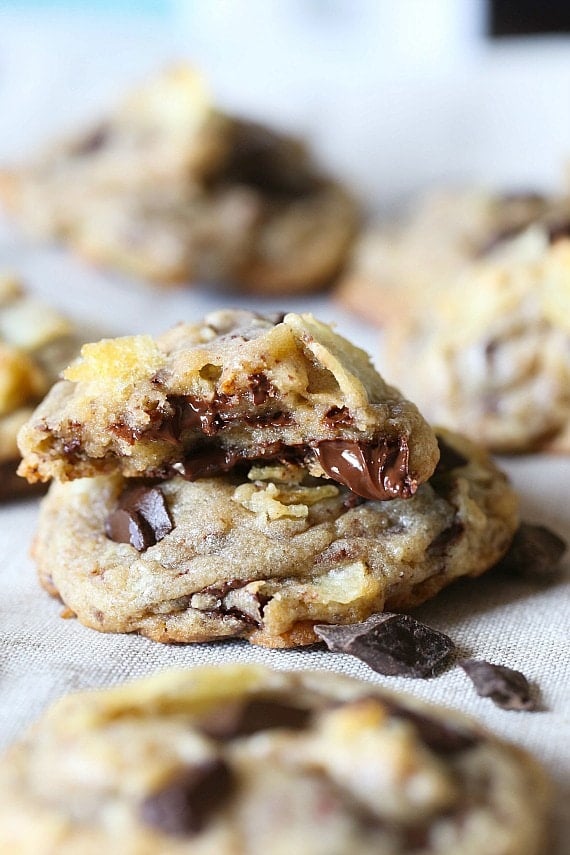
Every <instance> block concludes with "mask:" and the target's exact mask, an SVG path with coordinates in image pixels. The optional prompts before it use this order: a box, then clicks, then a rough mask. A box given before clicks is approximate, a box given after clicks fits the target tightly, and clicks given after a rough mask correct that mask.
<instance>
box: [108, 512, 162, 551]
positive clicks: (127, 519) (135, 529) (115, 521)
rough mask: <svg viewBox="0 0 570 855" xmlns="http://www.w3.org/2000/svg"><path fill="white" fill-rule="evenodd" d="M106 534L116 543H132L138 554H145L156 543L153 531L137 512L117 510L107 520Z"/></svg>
mask: <svg viewBox="0 0 570 855" xmlns="http://www.w3.org/2000/svg"><path fill="white" fill-rule="evenodd" d="M105 534H106V535H107V537H108V538H109V539H110V540H113V541H114V542H115V543H130V544H131V546H134V548H135V549H136V550H138V552H144V551H145V549H148V548H149V546H153V545H154V543H155V542H156V541H155V540H154V538H153V535H152V529H151V528H150V526H149V525H148V524H147V522H146V520H144V519H143V517H142V516H141V515H140V514H139V513H137V512H136V511H127V510H124V509H123V508H116V509H115V510H114V511H112V512H111V513H110V514H109V516H108V517H107V519H106V520H105Z"/></svg>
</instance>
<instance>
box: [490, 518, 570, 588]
mask: <svg viewBox="0 0 570 855" xmlns="http://www.w3.org/2000/svg"><path fill="white" fill-rule="evenodd" d="M566 549H567V546H566V543H565V541H564V540H562V538H561V537H558V535H557V534H555V533H554V532H553V531H551V530H550V529H549V528H546V526H543V525H531V524H530V523H524V522H523V523H521V524H520V526H519V527H518V529H517V530H516V532H515V536H514V537H513V541H512V543H511V546H510V548H509V551H508V552H507V554H506V555H505V556H504V558H502V559H501V561H500V562H499V563H498V564H497V567H496V569H497V570H501V571H504V572H506V573H511V574H513V575H516V576H521V577H524V578H529V579H548V578H549V577H551V576H553V575H555V572H556V568H557V565H558V563H559V562H560V559H561V558H562V556H563V555H564V553H565V552H566Z"/></svg>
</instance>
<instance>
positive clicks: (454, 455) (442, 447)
mask: <svg viewBox="0 0 570 855" xmlns="http://www.w3.org/2000/svg"><path fill="white" fill-rule="evenodd" d="M437 444H438V445H439V461H438V464H437V466H436V468H435V473H434V474H435V475H444V474H445V473H446V472H449V471H450V470H451V469H457V468H459V467H460V466H467V464H468V463H469V460H468V459H467V458H466V457H465V456H464V455H463V454H461V452H460V451H457V449H455V448H453V446H452V445H449V443H447V442H446V441H445V440H444V439H443V438H442V437H441V436H438V437H437Z"/></svg>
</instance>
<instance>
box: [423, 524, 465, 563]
mask: <svg viewBox="0 0 570 855" xmlns="http://www.w3.org/2000/svg"><path fill="white" fill-rule="evenodd" d="M464 531H465V526H464V524H463V523H462V522H461V521H459V520H455V521H454V522H452V523H451V525H450V526H448V527H447V528H444V529H443V531H440V533H439V534H438V535H437V537H434V539H433V540H432V542H431V543H430V545H429V546H428V548H427V550H426V552H427V554H428V555H430V556H431V557H432V558H434V557H438V556H441V555H444V554H445V552H446V550H447V549H448V548H449V547H450V546H452V545H453V544H454V543H457V541H458V540H459V538H460V537H461V536H462V534H463V532H464Z"/></svg>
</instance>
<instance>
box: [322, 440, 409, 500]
mask: <svg viewBox="0 0 570 855" xmlns="http://www.w3.org/2000/svg"><path fill="white" fill-rule="evenodd" d="M315 454H316V456H317V460H318V461H319V463H320V464H321V466H322V467H323V469H324V471H325V472H326V474H327V475H328V476H329V477H330V478H333V479H334V480H335V481H339V482H340V483H341V484H344V485H345V486H346V487H348V488H349V490H352V491H353V493H357V494H358V495H359V496H363V497H364V498H365V499H380V500H385V499H396V498H397V499H408V498H409V497H410V496H413V494H414V493H415V492H416V490H417V486H418V485H417V482H416V481H415V480H414V479H413V478H411V477H410V473H409V457H410V452H409V449H408V443H407V439H406V438H405V437H403V436H402V437H399V438H398V439H394V438H386V437H385V438H383V439H381V440H380V441H379V442H378V443H376V444H374V443H364V442H356V441H352V440H342V439H330V440H324V441H322V442H319V443H318V444H317V445H316V447H315Z"/></svg>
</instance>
